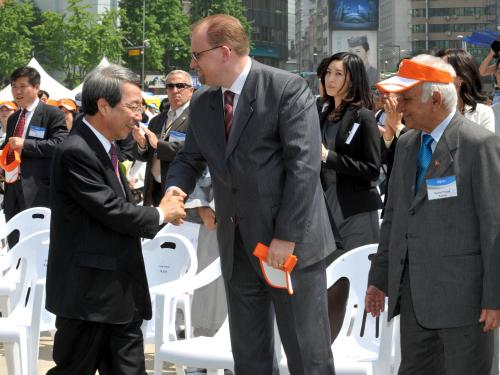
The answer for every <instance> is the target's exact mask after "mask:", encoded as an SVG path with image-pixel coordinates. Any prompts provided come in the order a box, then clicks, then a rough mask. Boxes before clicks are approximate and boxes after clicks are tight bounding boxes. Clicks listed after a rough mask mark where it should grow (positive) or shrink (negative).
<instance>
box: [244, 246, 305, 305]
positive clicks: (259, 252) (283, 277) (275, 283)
mask: <svg viewBox="0 0 500 375" xmlns="http://www.w3.org/2000/svg"><path fill="white" fill-rule="evenodd" d="M268 251H269V246H266V245H264V244H262V243H260V242H259V243H258V244H257V246H255V250H254V251H253V255H254V256H256V257H257V258H259V263H260V268H261V270H262V274H263V275H264V278H265V279H266V282H267V283H268V284H269V285H270V286H271V287H273V288H281V289H286V290H287V291H288V294H290V295H292V294H293V287H292V279H291V277H290V273H291V272H292V270H293V269H294V267H295V265H296V264H297V257H296V256H295V255H290V256H289V257H288V259H287V260H286V261H285V263H284V264H283V267H282V268H281V269H277V268H274V267H271V266H270V265H268V264H267V263H266V259H267V252H268Z"/></svg>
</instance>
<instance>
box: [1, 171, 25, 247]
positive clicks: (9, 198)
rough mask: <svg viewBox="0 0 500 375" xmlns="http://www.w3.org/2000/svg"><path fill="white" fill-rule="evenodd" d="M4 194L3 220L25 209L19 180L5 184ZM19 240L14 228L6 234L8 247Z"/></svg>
mask: <svg viewBox="0 0 500 375" xmlns="http://www.w3.org/2000/svg"><path fill="white" fill-rule="evenodd" d="M5 185H6V186H5V194H4V200H3V208H4V213H5V221H9V220H10V219H12V218H13V217H14V216H16V215H17V214H18V213H19V212H21V211H24V210H25V209H26V203H25V202H24V193H23V186H22V184H21V181H20V180H19V181H16V182H14V183H12V184H5ZM18 242H19V232H18V231H17V230H16V231H14V232H13V233H11V234H10V235H9V236H7V243H8V245H9V248H12V247H14V245H15V244H16V243H18Z"/></svg>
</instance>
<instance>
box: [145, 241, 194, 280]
mask: <svg viewBox="0 0 500 375" xmlns="http://www.w3.org/2000/svg"><path fill="white" fill-rule="evenodd" d="M142 254H143V256H144V264H145V266H146V275H147V278H148V284H149V288H150V289H151V288H153V287H155V286H158V285H161V284H163V283H166V282H170V281H173V280H177V279H178V278H180V277H182V276H184V277H191V276H194V275H195V274H196V271H197V270H198V258H197V257H196V251H195V249H194V248H193V245H192V244H191V242H189V241H188V240H187V239H186V238H185V237H184V236H181V235H179V234H172V233H164V234H161V235H157V236H156V237H155V238H153V239H152V240H149V241H146V242H143V244H142Z"/></svg>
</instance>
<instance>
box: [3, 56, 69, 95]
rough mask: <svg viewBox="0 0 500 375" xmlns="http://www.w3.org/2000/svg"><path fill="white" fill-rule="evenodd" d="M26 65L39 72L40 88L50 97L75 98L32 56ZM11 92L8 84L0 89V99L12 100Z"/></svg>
mask: <svg viewBox="0 0 500 375" xmlns="http://www.w3.org/2000/svg"><path fill="white" fill-rule="evenodd" d="M28 66H31V67H32V68H35V69H36V70H38V73H40V78H41V79H40V89H41V90H45V91H47V92H48V93H49V95H50V99H54V100H59V99H66V98H69V99H75V95H74V94H73V93H72V92H71V90H69V89H67V88H66V87H64V86H63V85H61V84H60V83H59V82H57V81H56V80H55V79H54V78H52V77H51V76H50V75H49V74H48V73H47V72H46V71H45V70H44V69H43V68H42V66H41V65H40V64H39V63H38V61H36V59H35V58H34V57H33V58H32V59H31V61H30V62H29V63H28ZM12 99H13V98H12V92H11V89H10V85H8V86H7V87H5V88H4V89H3V90H1V91H0V100H12Z"/></svg>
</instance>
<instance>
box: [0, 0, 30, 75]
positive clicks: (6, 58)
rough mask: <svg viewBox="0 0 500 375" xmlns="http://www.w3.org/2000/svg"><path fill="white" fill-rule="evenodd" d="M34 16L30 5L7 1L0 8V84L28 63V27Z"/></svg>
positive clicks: (11, 0)
mask: <svg viewBox="0 0 500 375" xmlns="http://www.w3.org/2000/svg"><path fill="white" fill-rule="evenodd" d="M34 16H35V14H34V7H33V4H32V3H28V2H24V1H20V2H16V1H15V0H7V1H6V2H5V3H4V5H3V6H0V35H1V36H2V37H1V38H0V83H1V82H4V81H5V80H7V79H8V78H9V76H10V74H11V73H12V71H13V70H14V69H16V68H18V67H20V66H23V65H26V64H27V63H28V62H29V60H30V55H31V50H32V49H33V44H32V41H31V38H32V32H31V30H30V28H29V25H30V23H31V22H32V21H33V20H34Z"/></svg>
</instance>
